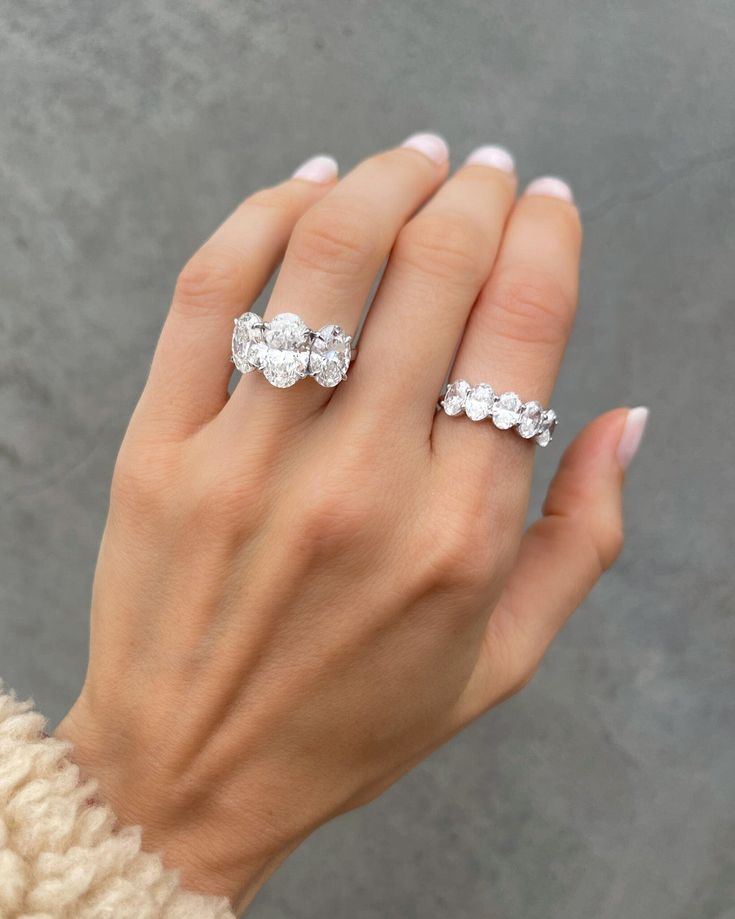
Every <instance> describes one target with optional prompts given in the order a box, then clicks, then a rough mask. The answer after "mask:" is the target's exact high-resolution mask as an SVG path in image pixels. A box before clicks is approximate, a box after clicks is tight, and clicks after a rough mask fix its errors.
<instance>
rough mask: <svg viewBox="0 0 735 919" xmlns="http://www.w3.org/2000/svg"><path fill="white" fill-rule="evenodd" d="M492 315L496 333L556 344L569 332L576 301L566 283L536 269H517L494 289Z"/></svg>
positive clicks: (510, 337)
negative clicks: (569, 292)
mask: <svg viewBox="0 0 735 919" xmlns="http://www.w3.org/2000/svg"><path fill="white" fill-rule="evenodd" d="M488 315H489V317H490V318H491V321H492V324H493V331H494V333H495V334H496V335H499V336H501V337H503V338H507V339H510V340H512V341H522V342H525V343H530V344H540V345H550V344H553V345H556V344H558V343H559V342H560V341H564V340H565V339H566V337H567V336H568V334H569V332H570V329H571V325H572V321H573V319H574V303H573V301H572V299H571V298H570V296H569V294H568V293H567V292H566V291H565V290H564V289H563V286H562V285H561V284H560V283H559V282H558V281H556V280H554V279H553V278H550V277H544V276H543V275H541V274H539V273H538V272H537V271H536V270H531V269H527V270H518V269H517V270H515V271H513V272H506V274H505V276H503V277H501V278H499V279H498V280H497V282H496V283H495V284H494V285H493V287H492V289H491V292H490V310H489V311H488Z"/></svg>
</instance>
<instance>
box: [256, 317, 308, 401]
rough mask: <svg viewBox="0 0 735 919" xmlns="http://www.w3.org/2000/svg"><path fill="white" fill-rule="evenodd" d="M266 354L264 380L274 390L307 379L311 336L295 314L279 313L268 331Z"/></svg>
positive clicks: (267, 324)
mask: <svg viewBox="0 0 735 919" xmlns="http://www.w3.org/2000/svg"><path fill="white" fill-rule="evenodd" d="M264 337H265V343H266V345H267V351H266V353H265V357H264V359H263V376H264V377H265V378H266V379H267V380H268V382H269V383H270V384H271V385H272V386H277V387H278V388H279V389H285V388H286V387H287V386H293V384H294V383H296V382H298V381H299V380H301V379H303V378H304V377H305V376H306V373H307V370H308V367H309V349H310V347H311V336H310V334H309V328H308V326H307V325H306V323H304V322H303V321H302V320H301V319H299V317H298V316H297V315H296V314H295V313H279V314H278V315H277V316H274V317H273V319H271V320H270V321H269V322H267V323H266V327H265V336H264Z"/></svg>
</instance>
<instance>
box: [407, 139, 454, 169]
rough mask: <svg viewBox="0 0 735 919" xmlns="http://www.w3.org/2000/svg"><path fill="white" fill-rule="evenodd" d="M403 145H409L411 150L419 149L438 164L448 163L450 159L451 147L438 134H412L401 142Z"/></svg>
mask: <svg viewBox="0 0 735 919" xmlns="http://www.w3.org/2000/svg"><path fill="white" fill-rule="evenodd" d="M401 146H402V147H408V149H409V150H417V151H418V152H419V153H423V154H424V156H428V158H429V159H430V160H431V161H432V162H433V163H436V164H437V165H439V166H440V165H441V164H442V163H446V161H447V160H448V159H449V147H448V146H447V142H446V141H445V140H444V138H443V137H439V135H438V134H412V135H411V136H410V137H408V138H406V140H404V141H403V143H402V144H401Z"/></svg>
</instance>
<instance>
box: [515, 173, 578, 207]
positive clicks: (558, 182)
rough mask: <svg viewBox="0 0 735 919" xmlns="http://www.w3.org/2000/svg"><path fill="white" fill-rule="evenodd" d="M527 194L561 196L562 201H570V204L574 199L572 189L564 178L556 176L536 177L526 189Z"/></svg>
mask: <svg viewBox="0 0 735 919" xmlns="http://www.w3.org/2000/svg"><path fill="white" fill-rule="evenodd" d="M526 194H527V195H545V196H546V197H547V198H560V199H561V200H562V201H568V202H569V204H571V203H572V202H573V201H574V193H573V192H572V189H571V188H570V187H569V185H567V183H566V182H565V181H564V179H558V178H557V177H556V176H543V177H542V178H540V179H534V180H533V182H531V184H530V185H529V186H528V188H527V189H526Z"/></svg>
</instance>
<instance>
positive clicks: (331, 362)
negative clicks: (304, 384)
mask: <svg viewBox="0 0 735 919" xmlns="http://www.w3.org/2000/svg"><path fill="white" fill-rule="evenodd" d="M351 358H352V338H351V337H350V336H349V335H348V334H347V333H346V332H345V331H343V330H342V329H341V328H340V327H339V326H338V325H325V326H322V328H321V329H319V331H318V332H317V333H316V335H315V336H314V339H313V341H312V343H311V354H310V355H309V374H310V376H312V377H314V379H315V380H316V381H317V383H319V385H320V386H327V387H332V386H336V385H337V383H340V382H341V381H342V380H344V378H345V376H346V375H347V369H348V367H349V366H350V360H351Z"/></svg>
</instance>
